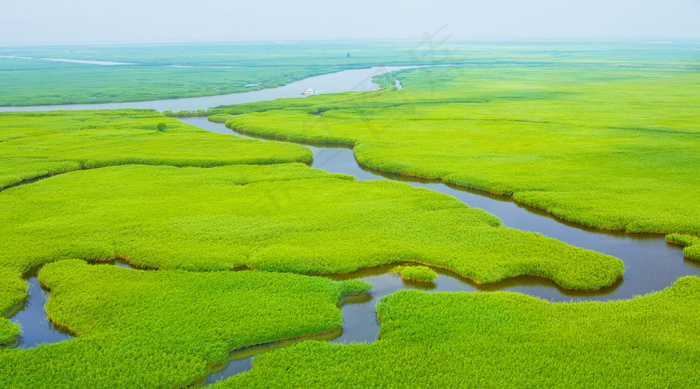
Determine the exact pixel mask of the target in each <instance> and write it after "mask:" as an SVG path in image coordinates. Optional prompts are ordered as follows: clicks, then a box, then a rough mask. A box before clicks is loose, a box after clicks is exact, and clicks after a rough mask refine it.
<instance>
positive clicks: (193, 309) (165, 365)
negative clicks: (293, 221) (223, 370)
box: [0, 260, 370, 388]
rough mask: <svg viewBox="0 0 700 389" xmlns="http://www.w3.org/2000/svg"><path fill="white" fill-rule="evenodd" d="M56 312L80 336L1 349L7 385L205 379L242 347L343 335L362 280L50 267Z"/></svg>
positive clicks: (52, 312)
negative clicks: (345, 312)
mask: <svg viewBox="0 0 700 389" xmlns="http://www.w3.org/2000/svg"><path fill="white" fill-rule="evenodd" d="M39 280H40V282H41V283H42V284H43V285H46V286H47V287H48V288H50V289H51V299H50V300H49V303H48V304H47V307H46V310H47V312H48V316H49V317H50V318H51V319H52V320H53V321H54V322H55V323H57V324H58V325H59V326H61V327H64V328H67V329H69V330H70V331H71V332H73V333H75V334H77V335H78V336H77V337H76V338H75V339H71V340H69V341H64V342H60V343H56V344H51V345H43V346H38V347H36V348H32V349H27V350H18V349H14V350H2V351H0V386H1V387H3V388H76V387H85V388H87V387H93V388H95V387H120V388H144V387H154V388H155V387H159V388H163V387H165V388H173V387H182V386H184V385H187V384H190V383H193V382H195V381H197V380H198V379H199V378H200V377H203V376H205V375H206V374H208V373H209V372H211V370H212V369H213V368H214V367H216V366H217V365H220V364H221V363H223V362H225V361H226V360H227V359H228V355H229V352H230V351H232V350H235V349H239V348H241V347H244V346H247V345H251V344H258V343H264V342H269V341H274V340H277V339H284V338H294V337H299V336H304V335H314V334H318V333H326V332H330V331H333V330H338V329H339V328H340V326H341V325H342V316H341V314H340V309H339V308H338V306H337V304H338V303H339V302H340V299H341V297H343V296H345V295H353V294H361V293H364V292H366V291H367V290H368V289H369V288H370V285H369V284H367V283H365V282H363V281H358V280H353V281H345V282H333V281H330V280H328V279H326V278H323V277H307V276H300V275H294V274H281V273H265V272H258V271H241V272H212V273H199V272H182V271H144V270H132V269H123V268H119V267H116V266H110V265H88V264H86V263H85V262H84V261H78V260H68V261H61V262H58V263H55V264H50V265H47V266H46V267H45V268H44V269H42V270H41V271H40V273H39Z"/></svg>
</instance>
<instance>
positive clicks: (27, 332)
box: [10, 261, 131, 349]
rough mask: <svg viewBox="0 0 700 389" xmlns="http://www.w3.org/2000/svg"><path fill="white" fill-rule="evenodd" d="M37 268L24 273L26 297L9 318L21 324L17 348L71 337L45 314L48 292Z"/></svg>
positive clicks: (125, 265) (25, 347)
mask: <svg viewBox="0 0 700 389" xmlns="http://www.w3.org/2000/svg"><path fill="white" fill-rule="evenodd" d="M113 264H115V265H117V266H120V267H126V268H131V266H129V265H128V264H126V263H124V262H121V261H115V262H113ZM38 273H39V270H38V269H34V270H32V271H30V272H28V273H26V274H25V275H24V279H25V280H26V281H27V283H28V284H29V289H28V290H27V294H28V296H27V298H26V299H25V300H24V301H23V302H22V303H21V304H22V305H21V306H20V307H19V308H18V312H17V313H16V314H14V315H13V316H12V318H10V321H11V322H13V323H16V324H19V325H21V326H22V335H21V336H20V337H19V339H18V341H17V343H16V345H17V348H21V349H27V348H32V347H36V346H38V345H40V344H49V343H58V342H61V341H64V340H69V339H71V338H73V335H71V334H70V332H67V331H65V330H62V329H60V328H58V327H56V326H55V325H54V324H53V323H52V322H51V321H50V320H49V319H48V317H47V316H46V310H45V309H44V307H45V306H46V301H47V300H48V299H49V292H48V291H47V290H46V289H44V288H42V287H41V284H40V283H39V280H38V278H37V275H38Z"/></svg>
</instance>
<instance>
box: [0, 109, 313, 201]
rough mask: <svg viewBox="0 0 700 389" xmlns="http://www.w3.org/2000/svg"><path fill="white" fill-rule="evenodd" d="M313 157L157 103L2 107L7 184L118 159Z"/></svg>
mask: <svg viewBox="0 0 700 389" xmlns="http://www.w3.org/2000/svg"><path fill="white" fill-rule="evenodd" d="M311 159H312V153H311V151H310V150H309V149H307V148H305V147H301V146H297V145H292V144H282V143H279V142H259V141H255V140H250V139H242V138H236V137H230V136H225V135H221V134H213V133H210V132H208V131H205V130H203V129H201V128H197V127H195V126H190V125H187V124H184V123H182V122H180V121H178V120H175V119H170V118H166V117H164V116H163V115H161V114H159V113H157V112H155V111H151V110H120V111H64V112H60V111H55V112H32V113H0V189H2V188H6V187H9V186H12V185H16V184H18V183H22V182H26V181H31V180H32V179H35V178H38V177H46V176H51V175H55V174H60V173H65V172H67V171H73V170H80V169H91V168H97V167H104V166H114V165H128V164H144V165H171V166H180V167H182V166H197V167H211V166H223V165H232V164H274V163H286V162H309V161H311Z"/></svg>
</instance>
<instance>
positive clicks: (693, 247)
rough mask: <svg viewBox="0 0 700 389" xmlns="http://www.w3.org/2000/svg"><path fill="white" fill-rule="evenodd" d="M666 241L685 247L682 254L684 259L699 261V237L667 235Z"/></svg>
mask: <svg viewBox="0 0 700 389" xmlns="http://www.w3.org/2000/svg"><path fill="white" fill-rule="evenodd" d="M666 240H667V241H668V242H670V243H675V244H679V245H681V246H685V247H684V248H683V254H684V255H685V257H686V258H690V259H695V260H698V261H700V237H698V236H692V235H683V234H668V235H666Z"/></svg>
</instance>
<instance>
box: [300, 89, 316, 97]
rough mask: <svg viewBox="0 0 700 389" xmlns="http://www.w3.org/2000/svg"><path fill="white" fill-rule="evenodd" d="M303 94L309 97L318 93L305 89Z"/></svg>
mask: <svg viewBox="0 0 700 389" xmlns="http://www.w3.org/2000/svg"><path fill="white" fill-rule="evenodd" d="M301 94H302V95H306V96H308V95H313V94H316V91H315V90H313V89H311V88H304V91H303V92H301Z"/></svg>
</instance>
